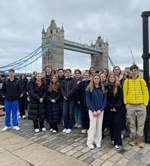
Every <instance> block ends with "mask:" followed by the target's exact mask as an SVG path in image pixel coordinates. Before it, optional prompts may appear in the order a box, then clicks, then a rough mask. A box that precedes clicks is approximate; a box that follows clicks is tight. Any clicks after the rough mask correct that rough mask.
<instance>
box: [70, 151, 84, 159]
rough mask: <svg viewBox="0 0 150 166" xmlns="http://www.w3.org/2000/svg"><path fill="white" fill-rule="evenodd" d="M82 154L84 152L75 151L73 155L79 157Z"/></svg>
mask: <svg viewBox="0 0 150 166" xmlns="http://www.w3.org/2000/svg"><path fill="white" fill-rule="evenodd" d="M82 154H83V153H82V152H80V151H79V152H77V153H75V154H74V155H73V156H72V157H75V158H77V157H79V156H81V155H82Z"/></svg>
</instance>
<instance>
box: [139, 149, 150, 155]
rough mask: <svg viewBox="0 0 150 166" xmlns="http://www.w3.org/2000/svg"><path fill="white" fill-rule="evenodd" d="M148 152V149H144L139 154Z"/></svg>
mask: <svg viewBox="0 0 150 166" xmlns="http://www.w3.org/2000/svg"><path fill="white" fill-rule="evenodd" d="M147 151H148V150H147V149H146V148H142V149H141V150H140V151H139V152H140V153H143V154H145V153H147Z"/></svg>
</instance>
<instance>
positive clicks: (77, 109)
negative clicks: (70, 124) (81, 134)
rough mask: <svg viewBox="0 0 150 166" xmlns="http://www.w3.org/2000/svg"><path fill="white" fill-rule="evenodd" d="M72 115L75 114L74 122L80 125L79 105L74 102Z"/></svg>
mask: <svg viewBox="0 0 150 166" xmlns="http://www.w3.org/2000/svg"><path fill="white" fill-rule="evenodd" d="M74 115H75V122H76V124H77V125H80V126H81V125H82V122H81V112H80V106H79V105H78V104H77V103H76V104H75V108H74Z"/></svg>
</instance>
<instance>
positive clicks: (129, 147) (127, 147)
mask: <svg viewBox="0 0 150 166" xmlns="http://www.w3.org/2000/svg"><path fill="white" fill-rule="evenodd" d="M131 148H132V146H130V145H129V144H128V145H126V146H125V147H124V148H123V149H126V150H129V149H131Z"/></svg>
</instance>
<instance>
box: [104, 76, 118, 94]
mask: <svg viewBox="0 0 150 166" xmlns="http://www.w3.org/2000/svg"><path fill="white" fill-rule="evenodd" d="M111 75H113V76H114V78H115V82H114V85H113V95H114V97H115V96H116V93H117V86H118V84H117V80H116V76H115V74H114V73H110V74H109V75H108V79H107V83H106V86H109V88H110V85H111V83H110V81H109V78H110V76H111ZM107 92H108V90H107Z"/></svg>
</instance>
